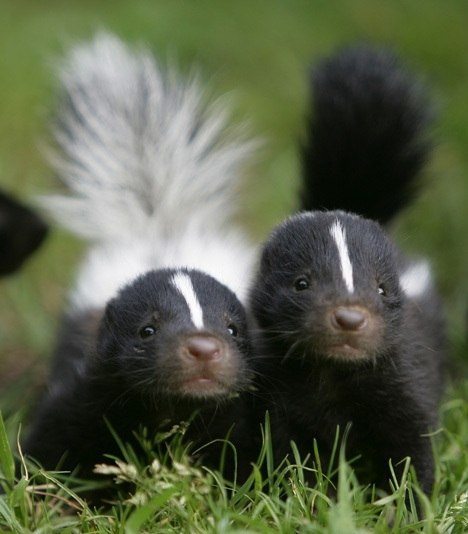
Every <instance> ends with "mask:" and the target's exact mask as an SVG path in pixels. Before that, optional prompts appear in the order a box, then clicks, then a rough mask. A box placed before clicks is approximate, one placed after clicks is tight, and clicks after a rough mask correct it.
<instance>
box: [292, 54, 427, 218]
mask: <svg viewBox="0 0 468 534" xmlns="http://www.w3.org/2000/svg"><path fill="white" fill-rule="evenodd" d="M310 107H311V112H310V115H309V118H308V121H307V142H306V143H305V145H304V146H303V147H302V177H303V178H302V189H301V194H300V208H301V209H303V210H309V211H310V210H314V209H329V210H330V209H340V210H345V211H351V212H353V213H357V214H359V215H363V216H365V217H368V218H369V219H373V220H377V221H379V222H381V223H387V222H388V221H389V220H390V219H391V218H392V217H393V216H394V215H396V214H397V213H399V212H400V211H401V209H402V208H403V207H404V206H406V205H407V204H408V203H409V202H410V201H411V200H412V198H413V197H414V195H415V193H416V191H417V190H418V185H419V184H418V183H416V182H417V180H416V178H417V177H418V175H419V173H420V171H421V170H422V168H423V166H424V164H425V162H426V161H427V159H428V156H429V152H430V148H431V144H432V142H431V140H430V137H429V136H428V135H427V128H428V126H429V125H430V123H431V120H432V118H433V112H432V109H431V106H429V103H428V98H427V94H426V90H425V88H424V86H423V84H422V83H420V82H419V81H417V80H416V79H414V77H413V76H412V75H411V74H409V73H408V72H405V70H404V69H403V68H402V67H401V65H400V64H399V62H398V61H397V59H396V58H395V57H394V56H393V55H392V54H391V52H390V51H388V50H385V49H375V48H371V47H369V46H365V45H360V46H354V47H350V48H346V49H344V50H343V51H341V52H340V53H338V54H336V55H335V56H333V57H332V58H326V59H324V60H322V61H321V62H320V63H319V64H318V65H317V67H316V68H315V69H313V71H312V73H311V77H310Z"/></svg>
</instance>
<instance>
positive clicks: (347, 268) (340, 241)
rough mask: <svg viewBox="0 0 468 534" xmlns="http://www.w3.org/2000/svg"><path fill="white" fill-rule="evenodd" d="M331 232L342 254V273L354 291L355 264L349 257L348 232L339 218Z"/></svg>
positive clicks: (351, 290) (349, 287)
mask: <svg viewBox="0 0 468 534" xmlns="http://www.w3.org/2000/svg"><path fill="white" fill-rule="evenodd" d="M330 234H331V236H332V237H333V239H334V240H335V243H336V246H337V248H338V254H339V256H340V263H341V274H342V275H343V280H344V283H345V285H346V287H347V288H348V291H349V292H350V293H353V292H354V283H353V266H352V265H351V260H350V259H349V252H348V245H347V243H346V232H345V230H344V228H343V227H342V226H341V223H340V221H339V220H338V219H337V220H336V221H335V222H334V223H333V225H332V227H331V228H330Z"/></svg>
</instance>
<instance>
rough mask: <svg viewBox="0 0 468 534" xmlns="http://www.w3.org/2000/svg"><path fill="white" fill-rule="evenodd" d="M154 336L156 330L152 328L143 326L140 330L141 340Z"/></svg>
mask: <svg viewBox="0 0 468 534" xmlns="http://www.w3.org/2000/svg"><path fill="white" fill-rule="evenodd" d="M154 334H156V328H154V327H153V326H145V327H143V328H142V329H141V330H140V337H141V338H142V339H147V338H149V337H151V336H154Z"/></svg>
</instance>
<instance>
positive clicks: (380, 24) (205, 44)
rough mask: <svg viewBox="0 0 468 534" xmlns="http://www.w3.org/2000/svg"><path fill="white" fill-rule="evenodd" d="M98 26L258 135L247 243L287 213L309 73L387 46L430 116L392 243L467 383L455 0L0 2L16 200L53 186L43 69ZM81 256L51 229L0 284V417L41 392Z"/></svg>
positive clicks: (10, 176) (465, 77) (464, 169)
mask: <svg viewBox="0 0 468 534" xmlns="http://www.w3.org/2000/svg"><path fill="white" fill-rule="evenodd" d="M102 28H104V29H108V30H111V31H113V32H115V33H116V34H117V35H119V36H120V37H122V38H124V39H125V40H126V41H128V42H130V43H145V44H147V45H148V46H149V47H150V48H151V49H152V50H153V52H154V53H155V54H156V56H158V57H160V58H162V59H163V60H166V59H170V60H171V61H176V63H177V64H178V65H179V66H180V68H181V70H183V71H185V70H188V69H189V68H190V66H191V65H192V64H195V65H197V67H198V68H199V69H200V70H201V72H202V74H203V78H204V80H205V81H206V82H207V84H208V86H209V88H210V91H211V92H212V93H213V94H214V95H217V94H224V93H226V92H228V93H230V94H231V95H232V97H233V100H234V114H233V120H245V119H247V120H248V122H249V124H250V128H251V131H252V133H253V134H256V135H259V136H261V137H263V138H264V140H265V144H264V147H263V150H262V151H261V152H260V154H259V155H258V157H257V160H256V162H255V164H254V165H253V166H252V168H251V169H250V170H249V172H248V173H247V174H246V176H245V181H244V189H243V191H242V197H241V198H242V211H241V214H240V220H241V223H242V224H243V226H244V227H245V229H246V231H247V232H248V233H249V234H250V236H251V237H252V239H253V240H255V241H258V242H259V241H261V240H262V239H263V238H264V237H265V235H266V233H267V232H268V230H269V229H270V228H271V226H272V225H273V224H275V223H276V222H279V221H280V220H281V219H282V218H283V217H284V216H285V215H287V214H289V213H291V212H292V211H293V210H294V209H295V194H296V189H297V181H298V170H299V166H298V142H299V141H300V139H301V138H302V135H303V118H304V113H305V110H306V83H305V77H306V72H307V69H308V68H309V66H310V64H311V63H312V62H313V61H314V60H315V59H317V58H318V57H320V56H323V55H324V54H327V53H330V52H332V51H333V50H335V49H336V48H337V47H339V46H342V45H343V44H346V43H353V42H356V41H362V40H366V41H369V42H372V43H378V44H386V45H391V46H392V47H394V48H395V49H396V51H397V52H398V53H399V54H400V56H402V58H403V59H404V60H405V62H406V64H407V66H408V67H409V68H410V69H412V70H414V71H415V72H416V73H419V75H421V76H422V78H423V79H424V80H426V82H427V83H428V85H429V87H430V90H431V93H432V96H433V99H434V101H435V104H436V108H437V111H438V118H437V121H436V124H435V127H434V133H435V135H436V138H437V147H436V150H435V154H434V157H433V159H432V161H431V163H430V165H429V167H428V169H427V172H426V173H425V175H424V180H425V184H426V185H425V188H424V191H423V193H422V195H421V196H420V198H419V199H418V200H417V202H416V203H415V204H414V205H413V206H412V207H411V208H410V209H408V210H407V211H406V212H405V213H404V214H402V216H401V217H400V218H399V220H398V221H397V223H396V225H395V227H394V228H393V229H392V233H393V234H394V235H395V239H396V240H397V242H398V243H400V244H401V246H402V247H403V248H404V249H405V250H408V251H410V252H412V253H418V254H423V255H425V256H427V257H429V258H430V260H431V262H432V264H433V266H434V270H435V273H436V277H437V282H438V284H439V287H440V289H441V292H442V295H443V298H444V302H445V306H446V309H447V312H448V315H449V330H450V337H451V342H452V347H453V355H454V356H453V358H454V361H455V362H456V363H457V364H458V368H459V369H461V371H460V376H468V373H467V372H466V368H467V367H468V366H466V365H465V360H466V361H468V349H467V344H466V326H467V325H466V317H467V313H466V309H467V305H468V53H467V52H468V4H467V2H466V0H447V1H442V0H413V1H408V0H406V1H403V0H392V1H383V0H341V1H338V0H308V1H307V0H250V1H249V0H236V1H231V2H227V1H224V0H126V1H123V0H1V1H0V102H1V111H0V185H1V186H2V187H3V188H4V189H6V190H7V191H10V192H11V193H13V194H14V195H16V196H17V197H19V198H21V199H23V200H25V201H27V202H33V199H34V197H35V195H37V194H39V193H44V192H47V191H50V190H51V189H53V188H55V187H57V183H56V180H55V178H54V176H53V174H52V172H51V170H50V169H49V167H48V165H47V163H46V160H45V156H44V147H45V146H46V145H47V143H48V141H50V134H49V130H48V124H49V119H50V114H51V111H52V109H53V104H54V90H55V88H56V85H55V79H54V75H53V64H54V61H55V59H56V58H58V57H60V56H61V54H62V52H63V50H64V49H65V48H66V47H68V46H69V45H70V44H72V43H74V42H76V41H82V40H85V39H89V38H91V37H92V36H93V34H94V33H95V31H96V30H98V29H102ZM376 179H378V177H376ZM382 194H385V191H382ZM81 253H82V247H81V246H80V243H78V241H77V240H75V239H74V238H72V237H71V236H70V235H67V234H66V233H65V232H62V231H61V230H59V229H58V228H53V229H52V231H51V234H50V236H49V239H48V240H47V242H46V243H45V245H44V246H43V247H42V249H41V250H40V251H39V253H37V254H36V255H35V256H34V257H33V258H32V259H31V261H30V262H29V263H28V264H27V265H26V266H25V268H24V269H23V270H22V271H21V272H20V273H18V274H16V275H14V276H12V277H10V278H6V279H2V280H0V302H1V310H0V407H1V408H2V409H3V410H4V411H5V412H7V413H9V414H12V413H16V412H17V411H18V409H19V408H22V407H25V406H26V405H27V404H28V402H30V401H31V400H32V399H34V395H35V393H36V392H37V389H38V388H40V387H41V386H42V385H43V384H44V381H45V378H46V375H47V366H48V361H49V358H50V356H51V354H52V348H53V345H54V339H55V337H56V334H57V329H58V325H59V318H60V314H61V310H63V309H64V306H66V291H67V288H68V287H70V285H71V284H72V283H73V279H74V278H73V277H74V273H75V270H76V267H77V265H78V262H79V258H80V257H81ZM19 413H20V414H21V411H20V412H19ZM19 417H20V415H19V416H17V418H19Z"/></svg>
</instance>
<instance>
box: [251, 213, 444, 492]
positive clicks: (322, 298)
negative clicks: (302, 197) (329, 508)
mask: <svg viewBox="0 0 468 534" xmlns="http://www.w3.org/2000/svg"><path fill="white" fill-rule="evenodd" d="M336 221H339V222H340V224H341V226H342V228H343V230H344V234H345V237H346V241H347V246H348V251H349V258H350V260H351V264H352V267H353V280H354V291H353V292H350V291H349V290H348V289H347V286H346V284H345V282H344V279H343V275H342V269H341V263H340V259H339V256H338V248H337V245H336V243H335V241H334V240H333V238H332V236H331V233H330V228H331V227H332V226H333V225H334V224H336ZM406 268H407V265H406V264H405V263H404V261H403V260H402V259H401V258H400V256H399V254H398V252H397V250H396V249H395V247H394V246H393V245H392V243H391V242H390V241H389V240H388V238H387V237H386V236H385V234H384V233H383V231H382V230H381V228H380V227H379V225H378V224H377V223H375V222H372V221H370V220H365V219H363V218H360V217H358V216H356V215H351V214H347V213H344V212H341V211H334V212H327V213H322V212H312V213H304V214H299V215H296V216H293V217H291V218H290V219H288V220H286V221H285V222H284V223H283V224H281V225H279V226H278V227H277V228H276V229H275V230H274V231H273V233H272V234H271V236H270V238H269V239H268V241H267V243H266V245H265V247H264V250H263V254H262V258H261V264H260V269H259V273H258V276H257V278H256V281H255V283H254V285H253V288H252V292H251V306H252V310H253V312H254V315H255V317H256V320H257V321H258V324H259V326H260V339H259V346H260V349H259V356H258V362H257V365H258V368H257V370H258V372H259V375H260V376H261V377H262V385H261V387H260V393H259V397H260V398H262V399H263V401H262V402H260V406H259V407H258V408H259V413H261V414H262V413H263V412H264V409H265V408H267V409H269V411H270V414H271V427H272V433H273V443H274V451H275V458H276V460H277V462H279V461H281V460H282V459H283V458H284V456H285V454H286V453H288V452H289V451H290V445H289V444H290V441H291V440H294V441H295V442H296V443H297V445H298V447H299V450H300V452H301V454H302V456H303V457H304V458H305V456H306V455H307V454H313V441H314V440H317V442H318V446H319V451H320V453H321V459H322V463H323V465H324V467H325V469H326V468H327V463H328V461H329V458H330V454H331V451H332V447H333V443H334V439H335V434H336V428H337V426H339V427H340V429H341V432H343V431H344V429H345V428H346V426H347V424H348V423H352V427H351V430H350V433H349V436H348V441H347V456H348V458H353V457H354V456H355V455H362V458H361V461H360V462H357V463H356V468H357V469H358V470H360V469H361V468H362V469H364V466H365V467H366V469H365V472H362V473H361V480H363V481H365V480H366V476H367V477H368V480H370V481H372V482H375V483H377V484H378V485H379V486H381V487H384V488H388V480H389V478H390V473H389V470H388V461H389V459H392V461H393V465H395V464H397V463H398V462H400V460H402V459H403V458H404V457H406V456H410V457H411V458H412V462H413V465H414V467H415V469H416V472H417V476H418V479H419V481H420V483H421V486H422V488H423V489H424V491H426V492H430V490H431V488H432V484H433V478H434V466H433V455H432V449H431V440H430V438H429V437H427V433H428V432H430V431H431V430H435V429H437V425H438V403H439V401H440V398H441V395H442V392H443V367H444V361H445V334H444V322H443V318H442V314H441V312H440V304H439V302H438V301H437V298H436V296H435V295H434V293H433V291H432V289H431V288H430V287H428V288H427V290H426V291H425V292H424V293H422V294H421V295H420V296H417V297H415V298H413V299H409V298H408V297H407V296H406V293H405V292H404V291H403V290H402V288H401V286H400V273H401V272H403V271H404V270H405V269H406ZM343 309H344V310H345V312H343ZM349 310H351V315H350V319H349V320H350V321H351V325H350V326H349V325H348V327H346V328H344V327H343V328H342V327H340V326H339V324H338V323H337V321H339V320H340V316H339V315H337V314H338V313H344V314H345V319H346V317H347V316H346V314H347V313H348V312H349ZM356 313H357V314H358V315H357V316H358V317H361V318H363V320H364V321H365V323H363V324H362V325H361V326H356V325H354V326H353V324H352V321H353V320H354V319H353V318H354V315H353V314H356ZM369 467H370V468H369ZM397 471H398V469H397Z"/></svg>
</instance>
